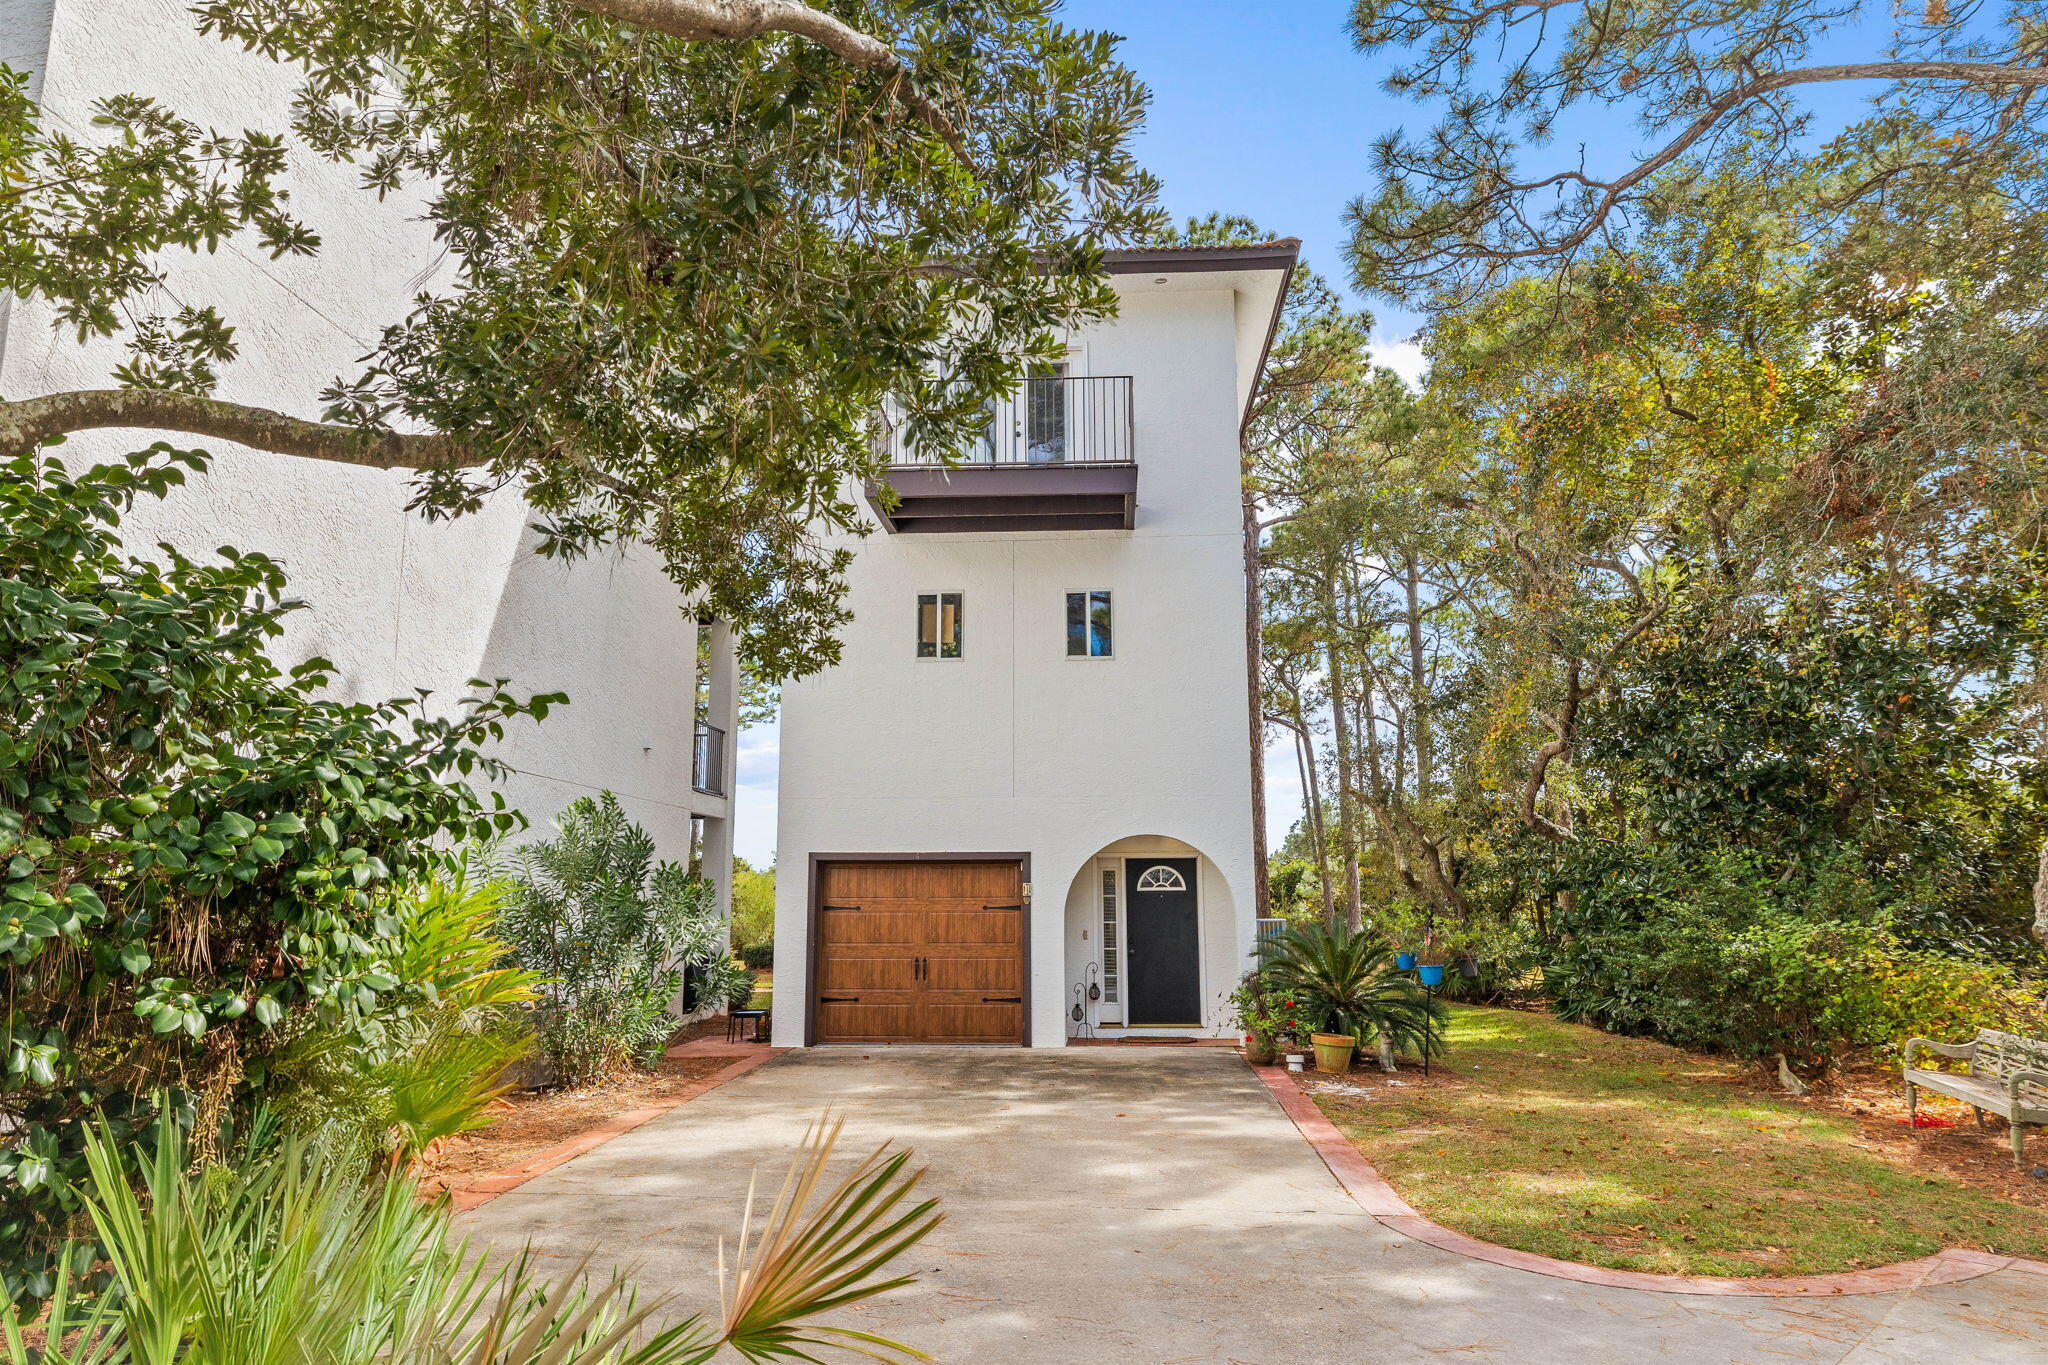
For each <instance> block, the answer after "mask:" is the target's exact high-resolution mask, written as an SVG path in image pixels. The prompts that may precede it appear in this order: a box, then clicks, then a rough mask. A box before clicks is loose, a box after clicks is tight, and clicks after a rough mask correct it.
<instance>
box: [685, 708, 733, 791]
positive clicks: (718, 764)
mask: <svg viewBox="0 0 2048 1365" xmlns="http://www.w3.org/2000/svg"><path fill="white" fill-rule="evenodd" d="M690 785H691V786H692V787H695V788H696V789H697V790H698V791H700V792H703V793H704V794H705V795H706V796H723V795H725V731H724V730H721V729H720V728H719V727H718V726H716V725H705V724H702V723H700V724H699V725H698V726H697V739H696V743H695V744H693V745H692V746H691V749H690Z"/></svg>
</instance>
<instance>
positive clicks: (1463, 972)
mask: <svg viewBox="0 0 2048 1365" xmlns="http://www.w3.org/2000/svg"><path fill="white" fill-rule="evenodd" d="M1458 975H1459V976H1462V977H1464V978H1465V979H1466V980H1467V981H1477V980H1478V979H1479V959H1478V958H1476V957H1461V958H1459V959H1458Z"/></svg>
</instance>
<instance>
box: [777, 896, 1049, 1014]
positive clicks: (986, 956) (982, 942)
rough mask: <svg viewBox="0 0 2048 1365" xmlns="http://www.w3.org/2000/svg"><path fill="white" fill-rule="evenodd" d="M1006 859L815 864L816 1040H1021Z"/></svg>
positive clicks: (1017, 936)
mask: <svg viewBox="0 0 2048 1365" xmlns="http://www.w3.org/2000/svg"><path fill="white" fill-rule="evenodd" d="M1023 890H1024V887H1023V877H1022V872H1021V869H1020V868H1019V867H1018V865H1017V864H1015V863H939V862H929V863H926V862H919V863H865V862H863V863H823V864H820V866H819V868H818V970H817V987H816V998H815V1002H814V1003H815V1007H816V1013H815V1015H814V1016H813V1017H814V1018H815V1019H816V1020H817V1040H818V1041H819V1042H821V1043H1020V1044H1021V1043H1022V1042H1023V1041H1024V906H1023V904H1022V902H1023V899H1024V896H1023Z"/></svg>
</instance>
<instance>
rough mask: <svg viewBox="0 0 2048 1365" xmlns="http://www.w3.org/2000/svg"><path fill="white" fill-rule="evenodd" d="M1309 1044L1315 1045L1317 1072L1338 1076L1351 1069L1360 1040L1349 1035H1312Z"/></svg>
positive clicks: (1309, 1037)
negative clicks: (1353, 1052)
mask: <svg viewBox="0 0 2048 1365" xmlns="http://www.w3.org/2000/svg"><path fill="white" fill-rule="evenodd" d="M1308 1040H1309V1042H1311V1043H1313V1044H1315V1049H1316V1070H1318V1071H1328V1072H1333V1073H1337V1074H1342V1073H1343V1072H1346V1071H1349V1070H1350V1069H1351V1053H1352V1050H1353V1049H1355V1048H1356V1047H1357V1046H1358V1040H1357V1039H1356V1038H1353V1037H1352V1036H1351V1035H1350V1034H1348V1033H1311V1034H1310V1035H1309V1036H1308Z"/></svg>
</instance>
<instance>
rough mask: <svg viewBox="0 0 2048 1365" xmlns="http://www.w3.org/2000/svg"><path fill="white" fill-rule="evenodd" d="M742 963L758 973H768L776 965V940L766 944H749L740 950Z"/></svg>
mask: <svg viewBox="0 0 2048 1365" xmlns="http://www.w3.org/2000/svg"><path fill="white" fill-rule="evenodd" d="M740 961H741V962H743V963H745V964H746V965H747V966H749V967H752V968H754V969H755V970H757V971H766V970H767V969H769V968H771V967H773V966H774V965H775V940H774V939H770V940H768V941H767V942H766V943H749V944H748V945H747V946H746V947H744V948H742V949H740Z"/></svg>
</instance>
